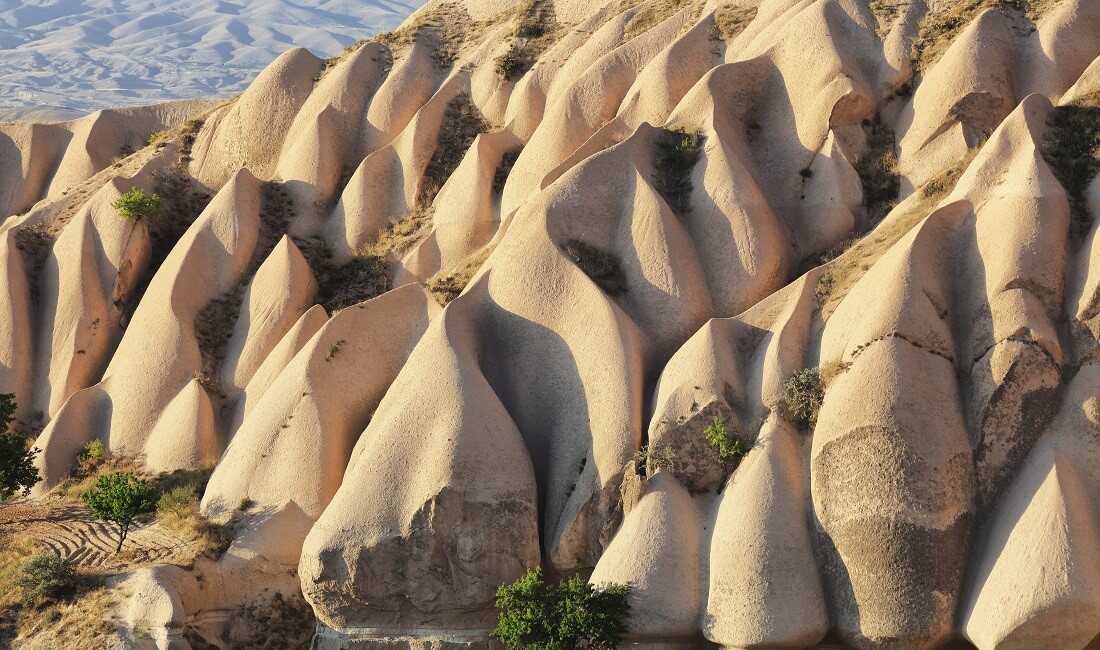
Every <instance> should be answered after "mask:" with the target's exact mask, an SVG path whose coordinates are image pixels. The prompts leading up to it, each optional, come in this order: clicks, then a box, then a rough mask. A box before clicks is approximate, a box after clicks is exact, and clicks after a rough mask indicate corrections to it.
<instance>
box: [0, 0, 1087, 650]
mask: <svg viewBox="0 0 1100 650" xmlns="http://www.w3.org/2000/svg"><path fill="white" fill-rule="evenodd" d="M86 119H87V122H86V123H84V124H81V125H79V126H72V125H70V126H69V127H61V126H57V125H33V126H31V125H21V126H8V125H0V151H4V152H5V153H4V155H3V157H2V158H0V211H2V212H4V213H5V214H10V215H11V216H8V217H7V218H6V219H5V220H4V221H3V222H2V223H0V275H3V283H2V284H0V286H2V287H3V290H2V291H3V292H4V293H3V295H4V300H2V301H0V390H4V391H8V392H14V393H15V394H16V395H17V398H18V401H19V404H20V405H21V406H24V409H23V412H22V413H21V416H22V417H24V418H25V419H27V420H31V419H33V418H35V417H38V418H40V419H41V421H42V423H43V424H44V427H45V428H44V429H43V431H42V433H41V435H40V437H39V439H38V441H37V443H36V444H37V446H38V447H40V448H41V449H42V450H43V452H42V454H41V456H40V457H39V459H38V462H39V465H40V471H41V473H42V475H43V477H44V480H43V482H42V483H41V484H40V485H39V486H38V487H37V488H36V490H37V492H38V493H43V492H46V491H48V490H49V489H51V488H52V487H53V486H54V485H56V484H57V483H58V482H59V481H60V480H62V479H63V478H64V477H65V476H66V475H67V473H68V472H69V469H70V468H71V466H72V463H73V461H74V459H75V457H76V454H77V453H78V451H79V449H80V448H81V446H82V445H83V444H85V443H86V442H87V441H89V440H93V439H98V440H102V441H103V442H104V444H105V445H106V446H107V448H108V449H110V450H111V451H112V452H113V453H116V454H120V455H126V456H133V457H135V458H136V459H138V460H139V461H140V462H143V463H144V464H145V466H146V467H148V468H149V469H150V470H156V471H169V470H176V469H201V468H209V469H212V470H213V475H212V478H211V480H210V483H209V486H208V487H207V490H206V492H205V494H204V496H203V499H202V508H203V512H204V513H205V514H206V515H207V516H208V517H210V518H211V519H213V520H215V521H227V520H229V519H231V518H232V519H234V520H235V521H238V523H239V524H240V530H239V533H238V535H237V537H236V538H235V539H234V541H233V543H232V544H231V545H230V547H229V550H228V551H226V553H225V554H224V555H223V556H221V557H220V558H219V559H217V560H213V559H204V560H202V561H201V562H197V563H196V565H195V566H194V567H193V568H191V569H188V570H185V569H180V568H178V567H177V568H156V569H147V570H143V571H142V572H141V573H140V574H139V575H135V576H132V577H131V584H132V585H133V589H132V591H133V592H134V593H135V594H137V595H136V596H135V600H134V601H133V604H132V606H131V608H130V610H129V614H128V621H129V623H130V624H131V625H132V626H133V627H134V629H135V630H147V631H148V630H153V632H149V633H150V634H152V636H153V637H154V641H155V642H156V644H159V646H162V647H168V645H169V644H174V645H171V647H173V648H175V647H183V646H182V645H180V644H183V643H186V641H184V640H183V639H184V635H183V629H184V628H186V627H188V626H195V625H196V624H195V621H196V620H199V619H202V620H205V621H207V623H209V620H211V619H210V618H209V617H210V616H213V615H214V614H216V613H217V612H222V613H223V614H224V612H227V611H230V610H231V609H232V608H233V607H236V606H239V605H240V604H242V603H246V602H249V601H250V599H252V598H255V597H257V596H258V595H260V594H261V593H265V592H271V591H278V592H281V593H291V592H294V593H298V592H300V593H301V594H302V595H304V597H305V598H306V600H307V601H308V602H309V603H310V605H311V606H312V607H313V610H314V613H315V614H316V616H317V618H318V621H319V625H318V632H317V636H316V637H315V644H316V645H315V647H317V648H325V649H337V648H341V649H345V648H346V649H350V648H368V647H371V648H373V647H399V648H403V647H410V648H411V647H427V646H426V645H425V646H421V645H417V644H436V645H432V647H484V645H485V644H486V643H487V638H488V636H487V635H488V631H489V630H490V629H491V628H492V626H493V623H494V620H495V611H494V608H493V599H494V594H495V591H496V589H497V587H498V586H500V585H501V584H504V583H507V582H511V581H513V580H515V579H516V578H518V577H520V576H521V575H523V573H524V572H525V571H526V570H527V569H529V568H532V567H536V566H542V567H543V568H544V569H545V570H546V571H547V572H548V573H549V574H552V575H571V574H575V573H581V574H582V575H585V576H591V578H590V579H591V581H592V582H593V583H595V584H600V583H606V582H629V583H631V584H632V585H633V587H634V588H633V590H632V592H631V595H630V598H631V604H632V608H633V612H634V616H633V617H632V618H631V619H630V629H629V634H628V636H629V638H630V640H631V641H634V642H637V643H639V644H641V646H643V647H654V648H656V647H662V648H668V647H685V648H687V647H700V646H701V644H704V643H705V642H711V643H714V644H718V645H720V646H722V647H730V648H774V647H815V646H817V645H819V644H826V645H827V647H837V646H843V647H852V648H860V649H864V648H866V649H872V648H890V649H898V650H911V649H912V650H915V649H924V648H936V647H943V646H945V645H948V646H951V647H956V646H957V647H970V646H971V645H972V646H973V647H977V648H980V649H981V650H994V649H1002V648H1024V647H1027V648H1034V647H1048V648H1084V647H1085V646H1088V645H1089V644H1090V643H1092V642H1093V640H1094V639H1096V638H1100V565H1098V562H1100V557H1098V554H1097V552H1096V550H1095V543H1096V536H1097V532H1098V525H1100V520H1098V519H1097V517H1098V513H1100V510H1098V509H1100V465H1098V464H1097V462H1096V461H1095V460H1094V459H1095V458H1096V457H1097V454H1098V453H1100V411H1098V408H1097V400H1098V399H1100V379H1098V375H1097V365H1096V364H1097V363H1098V362H1100V355H1097V354H1096V352H1097V350H1098V349H1100V321H1098V318H1100V316H1098V313H1100V308H1098V307H1097V304H1098V301H1100V288H1098V286H1100V280H1098V279H1097V278H1100V274H1098V273H1094V272H1093V271H1094V269H1093V268H1092V264H1093V262H1094V261H1097V263H1098V264H1100V257H1098V255H1100V235H1098V232H1100V226H1098V225H1097V222H1096V219H1095V217H1097V216H1100V178H1098V172H1100V3H1098V2H1096V1H1094V0H968V1H967V2H955V1H954V0H912V1H910V0H904V1H903V0H882V1H877V0H876V1H874V2H867V1H866V0H763V1H761V2H758V1H756V0H724V1H720V2H715V1H714V0H710V1H702V0H700V1H698V2H690V1H685V2H668V1H666V0H622V1H616V2H611V3H607V4H593V3H587V2H573V1H571V0H557V1H554V0H527V1H526V2H522V3H519V4H512V3H500V2H482V1H480V0H467V1H466V2H463V1H457V2H455V1H451V0H433V2H431V3H429V4H428V5H426V6H425V7H423V8H422V9H421V10H419V11H418V12H417V13H415V14H414V15H413V16H412V17H411V18H410V19H409V20H408V21H407V22H406V23H405V24H404V26H402V27H401V28H400V29H398V30H397V31H395V32H392V33H387V34H383V35H380V36H378V37H376V38H374V39H372V40H371V41H369V42H365V43H361V44H359V45H358V46H356V47H353V48H350V49H349V51H348V52H346V53H345V54H344V55H342V56H340V57H337V58H335V59H331V60H327V61H322V60H320V59H317V58H316V57H314V56H313V55H312V54H310V53H309V52H306V51H304V50H291V51H289V52H287V53H286V54H284V55H283V56H281V57H280V58H279V59H277V60H276V61H275V62H274V63H272V64H271V66H270V67H269V68H268V69H267V70H266V71H265V72H264V73H263V74H261V75H260V76H259V77H258V78H257V79H256V81H255V83H254V84H253V85H252V87H251V88H250V89H249V90H248V91H246V92H245V93H244V94H242V95H241V96H240V97H238V98H236V99H235V100H232V101H230V102H227V103H225V104H223V105H219V106H216V107H212V108H209V109H208V110H207V112H206V113H205V114H204V115H203V116H202V117H201V118H198V119H193V120H190V121H187V122H182V120H179V121H177V125H176V126H173V125H169V124H165V125H164V126H166V127H168V128H170V129H173V130H171V131H170V132H169V133H167V134H166V135H165V136H163V137H158V138H156V141H155V142H153V143H151V144H149V145H147V146H145V147H144V148H141V149H140V150H137V151H135V152H134V153H132V154H131V155H130V156H129V157H127V158H125V159H124V160H122V161H120V162H119V163H112V162H111V160H110V156H105V155H104V152H114V151H118V150H119V149H120V148H121V147H122V146H123V145H124V144H125V143H127V142H129V141H130V140H128V138H134V137H144V136H142V135H141V134H144V135H148V134H147V133H145V132H144V131H141V128H142V127H141V124H136V123H129V122H126V123H121V124H120V123H119V121H118V120H117V119H113V118H110V117H109V115H108V114H107V113H104V114H102V115H99V116H98V117H94V118H86ZM150 119H152V118H150ZM58 129H62V130H64V131H65V133H64V134H60V133H59V132H58ZM135 133H137V134H139V135H136V136H135ZM5 143H6V144H5ZM131 187H139V188H143V189H145V190H147V191H156V192H158V193H160V194H162V196H163V197H164V199H165V208H164V209H163V210H162V214H161V215H160V216H159V217H157V218H156V219H152V220H150V221H149V222H148V223H146V222H144V221H141V220H138V221H136V222H128V221H123V220H121V218H119V217H117V215H115V214H114V213H113V209H112V207H111V204H112V202H113V200H114V199H115V198H116V197H117V196H118V195H119V194H120V193H122V192H124V191H126V190H127V189H129V188H131ZM716 427H717V428H719V429H721V430H722V431H725V432H726V434H727V435H728V436H729V439H730V440H731V441H732V440H736V441H737V442H739V443H740V444H741V445H743V447H744V448H745V449H746V450H747V453H746V454H745V455H744V457H743V458H742V459H740V460H739V461H732V462H731V461H729V460H728V459H721V458H719V456H718V452H717V451H716V449H715V448H714V446H713V444H712V442H713V441H712V439H711V438H712V437H713V432H714V431H715V430H716V429H715V428H716ZM203 616H206V617H207V618H205V619H203V618H202V617H203ZM198 627H199V628H201V630H200V631H201V632H202V634H204V635H207V636H208V638H210V639H216V637H217V635H218V632H217V629H216V628H217V625H213V624H206V623H204V624H203V626H198ZM952 644H954V645H952ZM968 644H969V645H968Z"/></svg>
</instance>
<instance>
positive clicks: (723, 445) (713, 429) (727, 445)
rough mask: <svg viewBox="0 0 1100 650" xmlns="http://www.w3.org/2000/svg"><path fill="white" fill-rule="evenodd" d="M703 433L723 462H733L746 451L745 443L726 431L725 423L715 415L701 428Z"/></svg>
mask: <svg viewBox="0 0 1100 650" xmlns="http://www.w3.org/2000/svg"><path fill="white" fill-rule="evenodd" d="M703 434H704V435H705V436H706V438H707V442H709V443H710V445H711V446H712V447H714V448H715V449H717V450H718V458H720V459H722V462H723V463H730V462H733V461H735V460H737V459H739V458H741V457H742V456H744V455H745V454H746V453H747V452H748V450H747V449H745V443H743V442H741V439H740V438H738V437H736V436H734V435H733V434H731V433H730V432H729V431H727V430H726V423H725V422H723V421H722V418H720V417H718V416H717V415H716V416H714V419H713V420H711V421H710V424H708V425H707V427H706V428H705V429H703Z"/></svg>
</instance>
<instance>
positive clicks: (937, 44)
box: [913, 0, 1059, 72]
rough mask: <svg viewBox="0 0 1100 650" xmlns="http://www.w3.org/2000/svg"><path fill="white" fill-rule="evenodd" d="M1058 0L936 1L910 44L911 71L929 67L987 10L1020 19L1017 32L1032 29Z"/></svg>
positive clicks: (1025, 31) (923, 69)
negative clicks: (912, 64) (911, 50)
mask: <svg viewBox="0 0 1100 650" xmlns="http://www.w3.org/2000/svg"><path fill="white" fill-rule="evenodd" d="M1058 2H1059V0H936V1H935V2H933V3H932V7H931V9H930V10H929V11H928V13H927V14H925V16H924V19H923V20H922V21H921V24H920V30H919V31H918V34H917V38H916V39H914V41H913V60H914V61H915V63H916V65H915V68H916V69H917V70H919V71H922V72H923V71H925V70H927V69H928V68H931V67H932V66H933V65H934V64H935V63H936V62H937V61H939V60H940V58H942V57H943V53H944V52H946V51H947V48H949V47H950V46H951V43H952V42H954V40H955V37H956V36H958V35H959V33H961V32H962V31H963V30H964V29H966V27H967V25H969V24H970V23H971V22H972V21H973V20H974V19H975V18H977V17H978V15H979V14H980V13H982V12H983V11H985V10H987V9H992V10H997V11H1003V12H1008V13H1009V14H1010V15H1013V16H1017V17H1020V18H1022V19H1024V20H1023V21H1021V24H1020V26H1019V31H1020V32H1021V33H1025V34H1026V33H1027V32H1030V31H1032V30H1034V26H1033V23H1034V22H1035V21H1037V20H1039V18H1041V17H1042V16H1043V14H1044V13H1046V12H1047V11H1049V10H1050V9H1051V8H1052V7H1054V6H1056V5H1057V4H1058Z"/></svg>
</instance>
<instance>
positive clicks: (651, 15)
mask: <svg viewBox="0 0 1100 650" xmlns="http://www.w3.org/2000/svg"><path fill="white" fill-rule="evenodd" d="M639 4H640V5H641V6H640V7H639V8H638V10H637V11H636V12H634V15H633V16H631V17H630V20H629V22H627V24H626V29H625V30H624V31H623V42H624V43H625V42H626V41H629V40H631V39H633V38H635V37H637V36H640V35H641V34H644V33H646V32H648V31H649V30H650V29H653V28H654V27H656V26H657V25H660V24H661V23H663V22H664V21H665V20H667V19H668V18H670V17H671V16H673V15H674V14H675V13H676V12H678V11H680V10H681V9H683V8H685V7H693V8H694V9H695V13H696V14H698V12H699V11H701V10H702V8H703V4H702V3H699V2H695V1H694V0H647V1H646V2H642V3H637V2H623V3H621V5H622V9H623V10H626V9H628V8H630V7H632V6H638V5H639ZM686 22H688V23H689V24H690V23H691V22H693V21H691V20H688V21H686Z"/></svg>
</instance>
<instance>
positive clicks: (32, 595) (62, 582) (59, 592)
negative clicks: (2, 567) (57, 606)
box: [19, 553, 77, 602]
mask: <svg viewBox="0 0 1100 650" xmlns="http://www.w3.org/2000/svg"><path fill="white" fill-rule="evenodd" d="M76 580H77V576H76V571H74V570H73V564H72V562H70V561H69V560H66V559H63V558H62V557H61V556H59V555H54V554H53V553H43V554H41V555H35V556H32V557H31V558H29V559H28V560H27V561H26V562H24V563H23V565H22V567H20V570H19V589H20V591H21V592H22V593H23V598H25V599H26V600H29V601H33V602H38V601H42V600H47V599H55V598H61V597H64V596H67V595H68V594H71V593H72V592H73V591H74V590H75V588H76Z"/></svg>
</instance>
